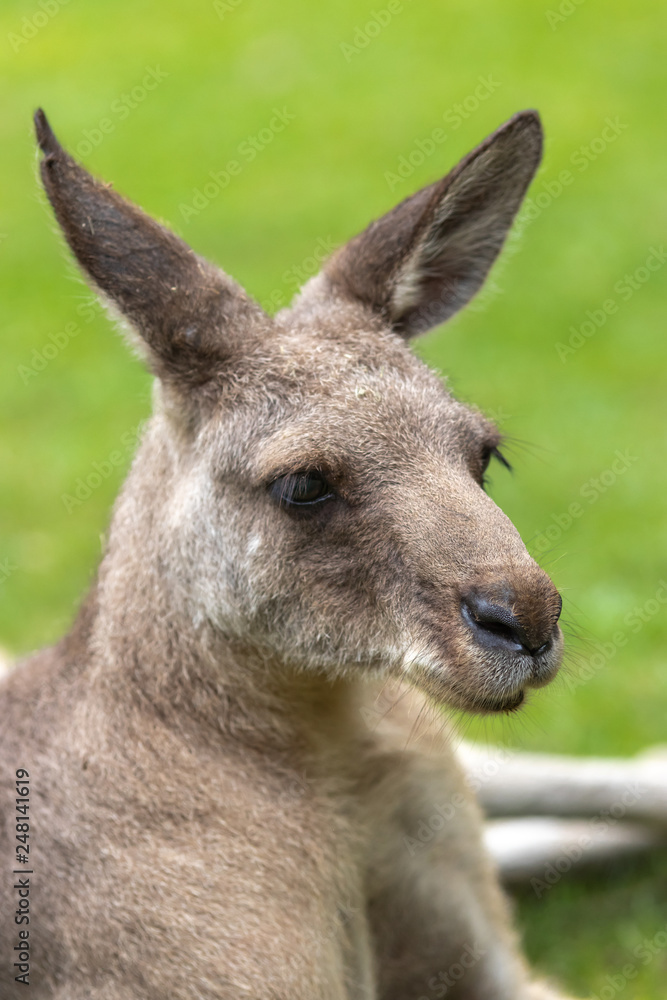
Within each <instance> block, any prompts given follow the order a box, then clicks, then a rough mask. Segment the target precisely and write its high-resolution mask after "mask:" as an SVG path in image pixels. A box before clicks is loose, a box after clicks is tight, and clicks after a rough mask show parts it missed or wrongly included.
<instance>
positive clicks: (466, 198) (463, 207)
mask: <svg viewBox="0 0 667 1000" xmlns="http://www.w3.org/2000/svg"><path fill="white" fill-rule="evenodd" d="M541 153H542V127H541V125H540V119H539V117H538V115H537V113H536V112H535V111H522V112H520V113H519V114H517V115H515V116H514V117H513V118H511V119H510V120H509V121H508V122H505V124H504V125H501V127H500V128H499V129H497V130H496V131H495V132H494V133H493V134H492V135H490V136H489V137H488V139H485V140H484V142H483V143H482V144H481V145H480V146H478V147H477V149H474V150H473V151H472V153H470V154H469V155H468V156H466V157H465V159H463V160H462V161H461V162H460V163H459V164H458V166H456V167H455V168H454V169H453V170H452V171H451V172H450V173H449V174H447V176H446V177H443V179H442V180H440V181H436V183H435V184H431V185H430V186H429V187H426V188H422V190H421V191H417V193H416V194H413V195H412V196H411V197H410V198H406V199H405V201H402V202H401V203H400V205H397V206H396V208H394V209H393V210H392V211H391V212H389V213H388V214H387V215H384V216H383V217H382V218H380V219H378V220H377V221H375V222H372V223H371V224H370V226H369V227H368V228H367V229H365V230H364V232H363V233H360V234H359V236H356V237H355V238H354V239H353V240H350V242H349V243H347V244H346V245H345V246H344V247H342V248H341V249H340V250H339V251H338V252H337V253H336V254H334V256H333V257H332V258H331V260H330V261H329V262H328V264H327V265H326V266H325V268H324V276H325V280H326V281H327V282H328V284H327V286H326V291H328V292H329V293H331V292H333V293H334V294H338V295H342V296H343V297H345V298H347V299H350V300H352V301H355V300H356V301H358V302H361V303H363V304H364V305H366V306H368V307H370V308H371V309H373V311H375V312H377V313H379V314H380V315H381V316H382V317H383V319H384V320H385V321H386V322H387V323H388V324H389V325H390V326H391V327H392V328H393V329H394V330H395V331H396V332H397V333H400V334H402V335H403V336H405V337H411V336H414V335H415V334H418V333H422V332H424V331H425V330H428V329H429V328H430V327H432V326H436V325H437V324H438V323H442V322H443V321H444V320H446V319H448V318H449V317H450V316H451V315H452V314H453V313H455V312H456V311H457V309H460V308H461V306H463V305H465V303H466V302H467V301H468V300H469V299H470V298H472V296H473V295H474V294H475V292H477V291H478V290H479V289H480V288H481V286H482V284H483V283H484V280H485V278H486V276H487V274H488V272H489V270H490V268H491V265H492V264H493V262H494V260H495V259H496V257H497V256H498V254H499V253H500V249H501V247H502V245H503V243H504V241H505V237H506V236H507V233H508V232H509V228H510V226H511V225H512V220H513V219H514V216H515V215H516V212H517V210H518V208H519V205H520V204H521V201H522V199H523V196H524V194H525V193H526V189H527V187H528V185H529V184H530V182H531V180H532V178H533V175H534V173H535V171H536V170H537V167H538V164H539V162H540V157H541ZM320 287H321V286H320ZM326 291H325V294H326ZM308 294H309V289H308V286H306V288H305V289H304V297H305V299H306V301H307V298H308Z"/></svg>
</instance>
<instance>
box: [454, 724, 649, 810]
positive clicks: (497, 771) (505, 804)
mask: <svg viewBox="0 0 667 1000" xmlns="http://www.w3.org/2000/svg"><path fill="white" fill-rule="evenodd" d="M458 756H459V759H460V760H461V762H462V764H463V766H464V768H465V769H466V770H467V771H468V772H469V773H470V774H471V776H474V777H475V782H474V787H475V789H476V791H477V796H478V799H479V801H480V802H481V804H482V808H483V809H484V811H485V812H486V814H487V816H490V817H499V816H572V817H575V816H577V817H598V818H600V819H601V820H604V819H607V818H609V819H611V820H613V821H615V822H618V821H619V820H636V821H640V822H642V823H646V824H649V825H653V826H660V827H664V828H667V748H666V747H654V748H653V749H651V750H648V751H646V752H644V753H642V754H640V755H639V756H638V757H634V758H597V757H559V756H551V755H548V754H531V753H517V752H516V751H513V750H509V749H507V748H493V747H489V748H485V747H481V746H477V745H473V744H470V743H464V744H462V745H461V746H460V747H459V748H458Z"/></svg>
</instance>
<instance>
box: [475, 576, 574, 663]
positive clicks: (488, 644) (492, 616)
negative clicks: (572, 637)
mask: <svg viewBox="0 0 667 1000" xmlns="http://www.w3.org/2000/svg"><path fill="white" fill-rule="evenodd" d="M461 614H462V616H463V620H464V621H465V623H466V625H467V626H468V628H469V629H470V630H471V632H472V633H473V635H474V636H475V640H476V641H477V642H478V643H479V645H480V646H484V647H485V648H486V649H497V650H504V651H505V652H512V653H529V654H530V655H531V656H539V655H540V654H541V653H546V652H547V651H548V650H549V648H550V647H551V645H552V643H553V633H554V627H555V623H553V622H550V623H549V625H548V628H547V626H546V625H542V626H541V627H540V628H539V629H538V630H535V629H531V634H530V635H529V634H528V632H527V630H526V628H525V627H524V626H523V625H522V623H521V622H520V621H519V619H518V618H517V616H516V615H515V613H514V611H513V610H512V608H511V607H509V606H508V605H507V604H501V603H499V602H498V601H491V600H489V599H488V598H486V597H485V596H484V595H483V594H480V593H477V592H470V593H469V594H466V596H465V597H464V598H463V601H462V602H461Z"/></svg>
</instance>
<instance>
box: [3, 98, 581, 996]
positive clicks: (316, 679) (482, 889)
mask: <svg viewBox="0 0 667 1000" xmlns="http://www.w3.org/2000/svg"><path fill="white" fill-rule="evenodd" d="M35 120H36V129H37V138H38V143H39V146H40V149H41V151H42V153H43V159H42V161H41V175H42V178H43V183H44V186H45V189H46V193H47V195H48V198H49V201H50V202H51V205H52V207H53V210H54V212H55V215H56V218H57V220H58V223H59V225H60V227H61V228H62V230H63V233H64V235H65V238H66V240H67V242H68V243H69V246H70V247H71V249H72V251H73V254H74V256H75V258H76V260H77V261H78V263H79V265H80V266H81V268H82V269H83V271H84V273H85V275H86V276H87V277H88V279H89V280H90V282H92V284H93V286H94V287H95V288H96V289H97V290H98V291H99V293H100V294H101V295H102V296H103V297H104V299H105V300H107V302H108V303H109V304H110V305H111V307H112V308H113V309H114V310H115V311H116V312H117V313H118V314H119V315H120V318H121V320H122V321H123V323H124V324H125V325H126V328H127V331H128V334H129V337H130V339H131V342H132V343H133V344H134V346H135V347H136V349H137V350H138V351H139V353H140V354H141V355H142V356H143V358H144V359H145V361H146V363H147V364H148V366H149V368H150V369H151V370H152V372H153V373H154V375H155V377H156V378H155V391H154V412H153V415H152V417H151V418H150V420H149V422H148V424H147V426H146V428H145V431H144V434H143V437H142V440H141V443H140V445H139V448H138V452H137V454H136V457H135V460H134V463H133V465H132V467H131V470H130V472H129V475H128V477H127V480H126V482H125V485H124V487H123V488H122V490H121V493H120V495H119V497H118V499H117V502H116V504H115V507H114V511H113V517H112V522H111V527H110V531H109V536H108V541H107V544H106V551H105V553H104V556H103V558H102V561H101V564H100V567H99V570H98V573H97V576H96V579H95V582H94V584H93V586H92V588H91V590H90V592H89V594H88V595H87V597H86V598H85V600H84V602H83V604H82V607H81V609H80V612H79V614H78V616H77V618H76V621H75V623H74V625H73V627H72V629H71V631H70V632H69V634H68V635H66V636H65V638H63V639H62V640H61V641H60V642H59V643H58V644H57V645H56V646H54V647H53V648H50V649H46V650H43V651H41V652H39V653H37V654H36V655H34V656H32V657H31V658H30V659H28V660H27V661H26V662H24V663H23V664H22V665H20V666H19V667H18V668H17V669H15V670H13V671H12V672H11V673H10V674H9V676H8V677H6V678H4V679H3V681H2V687H1V688H0V759H1V760H2V769H1V771H0V783H1V785H0V787H1V796H2V798H1V799H0V801H1V803H2V805H1V815H2V829H1V848H0V853H1V855H2V857H3V858H4V859H5V865H6V867H5V872H4V874H3V877H2V880H1V889H0V897H1V898H0V903H1V908H0V912H1V917H0V921H1V922H2V923H1V926H2V941H3V945H2V956H1V958H0V961H1V962H2V967H1V968H2V986H1V987H0V992H1V993H2V997H3V998H5V1000H14V998H17V997H23V996H24V995H25V994H24V988H25V983H26V982H29V985H30V987H31V991H32V992H31V994H30V995H31V996H32V997H33V998H34V1000H45V998H49V1000H91V998H94V1000H129V998H132V1000H186V998H187V1000H193V998H197V1000H241V998H252V1000H362V998H364V1000H424V998H427V1000H433V998H436V997H443V996H446V997H448V998H449V997H451V998H454V1000H548V998H552V1000H554V998H559V997H561V998H562V994H561V993H560V992H558V989H557V988H555V987H552V986H550V985H548V984H546V983H543V982H541V981H538V980H537V979H535V978H534V977H533V975H532V974H531V973H530V971H529V970H528V967H527V965H526V963H525V961H524V959H523V957H522V955H521V952H520V948H519V946H518V944H517V940H516V934H515V932H514V930H513V927H512V920H511V917H510V915H509V910H508V905H507V903H506V901H505V898H504V896H503V894H502V892H501V890H500V887H499V885H498V883H497V879H496V875H495V872H494V869H493V866H492V864H491V863H490V861H489V860H488V858H487V856H486V854H485V851H484V848H483V845H482V839H481V829H482V821H481V816H480V812H479V810H478V807H477V805H476V803H475V802H474V801H473V796H472V793H471V791H470V789H469V788H468V785H467V783H466V780H465V778H464V776H463V773H462V771H461V770H460V768H459V766H458V764H457V762H456V760H455V758H454V755H453V751H452V747H451V739H450V738H449V736H448V734H447V731H446V728H445V724H444V722H443V719H442V715H441V713H440V711H439V709H438V710H437V711H435V710H434V709H433V708H432V706H455V707H456V708H459V709H464V710H468V711H471V712H482V713H484V712H485V713H498V712H513V711H515V710H517V709H518V708H519V707H520V705H521V704H522V702H523V701H524V698H525V697H526V694H527V692H528V691H529V690H530V689H532V688H537V687H540V686H542V685H544V684H546V683H548V682H549V681H550V680H551V679H552V678H553V676H554V674H555V673H556V671H557V669H558V665H559V661H560V659H561V654H562V636H561V632H560V629H559V626H558V618H559V614H560V609H561V600H560V597H559V594H558V592H557V591H556V589H555V587H554V586H553V584H552V583H551V581H550V580H549V578H548V577H547V575H546V574H545V573H544V572H543V571H542V570H541V569H540V568H539V567H538V566H537V564H536V563H535V562H534V561H533V559H532V558H531V557H530V556H529V555H528V553H527V551H526V549H525V547H524V545H523V543H522V541H521V539H520V537H519V534H518V532H517V531H516V529H515V528H514V526H513V525H512V524H511V522H510V521H509V519H508V518H507V517H506V516H505V515H504V514H503V513H502V512H501V511H500V510H499V509H498V507H497V506H496V505H495V504H494V503H493V501H492V500H491V499H490V498H489V496H487V494H486V493H485V491H484V474H485V470H486V467H487V465H488V463H489V462H490V460H491V459H493V458H495V459H498V460H500V461H504V459H503V456H502V450H501V436H500V433H499V431H498V429H497V428H496V427H495V426H494V425H493V424H492V423H491V422H490V421H489V420H487V419H486V418H485V417H483V416H482V415H481V414H480V413H479V412H477V411H476V410H474V409H472V408H470V407H468V406H464V405H462V404H461V403H459V402H457V401H456V400H455V399H453V398H452V396H451V395H450V394H449V392H448V391H447V389H446V387H445V385H444V384H443V382H442V380H441V379H440V378H439V377H437V376H436V374H435V373H434V372H432V371H431V370H430V369H429V368H428V367H427V366H426V365H425V364H424V363H423V362H422V361H421V360H419V359H418V358H417V357H416V356H415V355H414V354H413V353H412V352H411V350H410V348H409V344H408V342H409V340H410V339H411V338H412V337H414V336H416V335H418V334H420V333H422V332H423V331H425V330H427V329H429V328H430V327H433V326H435V325H437V324H439V323H441V322H442V321H443V320H446V319H447V318H448V317H449V316H451V315H452V314H453V313H454V312H455V311H456V310H457V309H459V308H460V307H461V306H462V305H464V304H465V303H466V302H467V301H468V300H469V299H470V298H471V297H472V296H473V295H474V294H475V293H476V292H477V290H478V289H479V288H480V287H481V285H482V284H483V282H484V280H485V278H486V275H487V273H488V271H489V269H490V267H491V265H492V264H493V262H494V260H495V258H496V257H497V255H498V253H499V252H500V249H501V247H502V244H503V242H504V240H505V237H506V235H507V233H508V230H509V228H510V226H511V224H512V221H513V218H514V216H515V214H516V212H517V210H518V208H519V205H520V203H521V201H522V198H523V197H524V194H525V192H526V189H527V187H528V185H529V183H530V181H531V178H532V177H533V174H534V172H535V170H536V169H537V166H538V163H539V161H540V157H541V147H542V130H541V125H540V121H539V117H538V115H537V114H536V113H535V112H533V111H524V112H521V113H519V114H517V115H515V116H514V117H513V118H511V119H510V120H509V121H508V122H506V123H505V124H504V125H503V126H501V127H500V128H499V129H498V130H497V131H496V132H494V133H493V134H492V135H491V136H490V137H489V138H487V139H486V140H485V141H484V142H483V143H482V144H481V145H480V146H478V147H477V148H476V149H475V150H474V151H473V152H472V153H470V154H469V155H468V156H467V157H466V158H465V159H464V160H463V161H462V162H461V163H459V165H458V166H456V167H455V168H454V169H453V170H452V171H451V172H450V173H449V174H448V175H447V176H446V177H444V178H443V179H442V180H439V181H437V182H436V183H433V184H431V185H430V186H429V187H426V188H424V189H422V190H420V191H418V192H417V193H416V194H414V195H412V196H411V197H409V198H407V199H406V200H405V201H403V202H401V204H399V205H398V206H397V207H395V208H394V209H393V210H392V211H390V212H389V213H388V214H387V215H385V216H384V217H382V218H380V219H378V220H377V221H375V222H372V223H371V224H370V226H369V227H368V228H367V229H366V230H365V231H364V232H362V233H361V234H360V235H358V236H356V237H355V238H354V239H352V240H351V241H350V242H349V243H348V244H347V245H345V246H343V247H342V248H341V249H339V250H337V251H336V252H335V253H334V254H333V256H332V257H331V258H330V259H329V260H328V262H326V264H325V266H324V268H323V270H322V271H321V273H320V274H319V275H317V276H316V277H314V278H311V279H310V280H309V281H308V282H307V284H306V285H305V286H304V287H303V289H302V290H301V291H300V293H299V294H298V296H297V297H296V299H295V301H294V303H293V304H292V306H291V307H290V308H288V309H285V310H283V311H281V312H279V313H278V314H277V315H276V316H274V317H270V316H268V315H267V314H266V313H265V312H264V311H263V310H262V309H261V308H260V307H259V305H257V304H256V303H255V302H254V301H253V300H252V299H251V298H249V296H248V295H247V294H246V293H245V292H244V291H243V289H241V288H240V287H239V286H238V285H237V284H235V283H234V281H232V280H231V279H230V278H229V277H228V276H227V275H226V274H225V273H223V272H222V271H221V270H219V269H218V268H216V267H214V266H213V265H211V264H209V263H207V262H206V261H205V260H203V259H201V258H200V257H198V256H196V255H195V253H194V252H193V251H192V250H191V249H190V248H189V247H188V246H186V245H185V244H184V243H183V242H182V241H181V240H180V239H179V238H177V237H176V236H175V235H173V234H172V233H171V232H169V231H168V230H166V229H165V228H163V227H162V226H160V225H158V224H157V223H156V222H154V221H152V220H151V219H150V218H148V217H147V216H146V215H144V214H143V213H142V212H141V211H140V210H139V209H138V208H136V207H134V206H133V205H132V204H130V203H129V202H127V201H125V200H124V199H123V198H121V197H120V196H119V195H118V194H117V193H116V192H115V191H113V190H112V189H111V188H110V187H108V186H106V185H105V184H102V183H101V182H99V181H97V180H95V179H93V178H92V177H91V176H90V175H89V174H88V173H87V172H86V171H85V170H84V169H83V167H82V166H80V165H79V164H78V163H76V162H75V161H74V160H73V159H72V158H71V157H70V156H69V155H68V154H67V153H66V152H65V151H64V150H63V148H62V147H61V146H60V145H59V143H58V141H57V140H56V138H55V136H54V133H53V132H52V130H51V128H50V126H49V124H48V122H47V120H46V118H45V116H44V114H43V112H41V111H38V112H37V114H36V118H35ZM420 719H422V720H425V721H424V722H423V725H421V724H420V728H421V737H420V738H419V739H418V740H417V739H411V738H410V737H411V731H412V729H413V727H415V726H416V725H417V723H418V721H419V720H420ZM17 810H18V811H17ZM26 817H27V818H26ZM434 817H435V818H436V819H438V820H439V822H432V823H431V824H430V829H432V830H436V831H437V832H436V833H434V836H433V837H432V839H431V840H429V841H428V842H427V843H424V844H423V846H422V845H421V844H420V849H419V850H416V849H411V848H410V844H411V843H413V842H414V841H415V838H416V836H417V832H418V830H419V827H420V823H422V824H423V823H424V822H427V823H428V821H429V820H432V819H433V818H434ZM17 831H21V835H19V833H18V832H17ZM28 831H29V832H28ZM26 832H27V836H25V835H24V834H25V833H26ZM17 837H19V840H18V841H17ZM7 859H11V860H10V861H7ZM10 865H12V868H13V871H14V874H10Z"/></svg>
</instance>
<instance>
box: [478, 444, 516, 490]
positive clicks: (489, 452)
mask: <svg viewBox="0 0 667 1000" xmlns="http://www.w3.org/2000/svg"><path fill="white" fill-rule="evenodd" d="M492 458H495V459H497V461H498V462H500V464H501V465H504V466H505V468H506V469H507V470H508V471H509V472H512V471H513V470H512V464H511V462H509V461H508V459H507V458H506V457H505V455H504V454H503V453H502V451H501V450H500V448H499V447H498V445H494V446H493V447H492V448H486V449H485V450H484V452H483V454H482V489H483V490H485V489H486V487H487V486H488V483H489V480H488V478H487V476H486V470H487V469H488V467H489V463H490V462H491V459H492Z"/></svg>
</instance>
